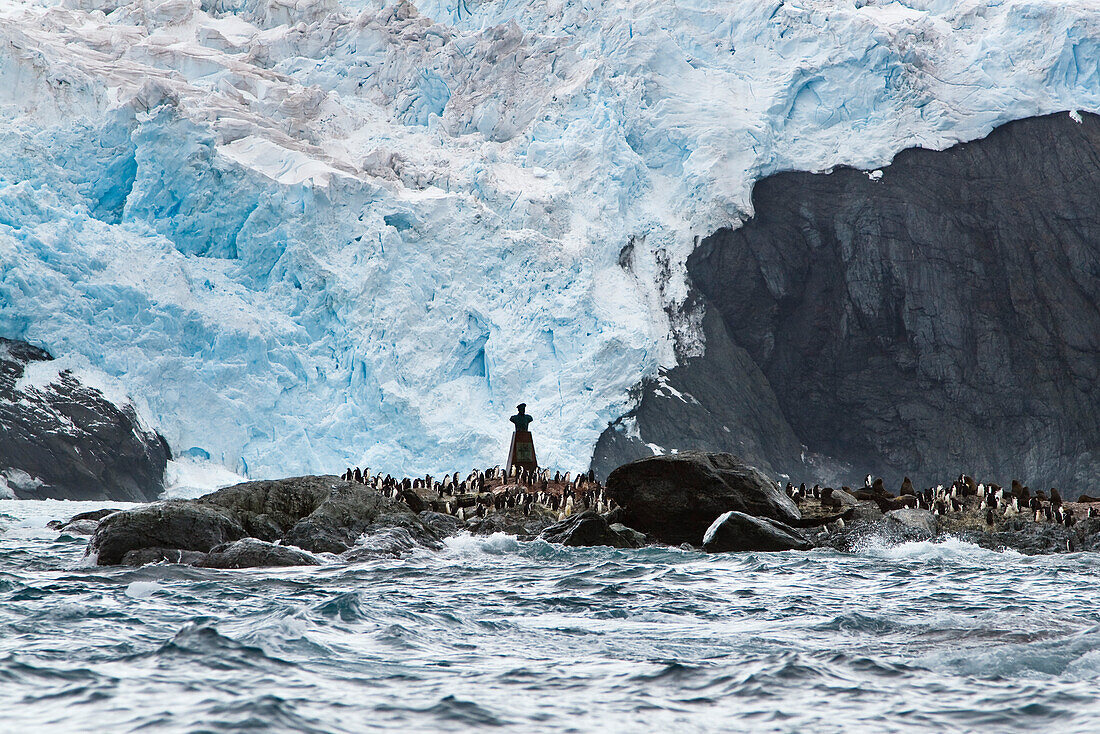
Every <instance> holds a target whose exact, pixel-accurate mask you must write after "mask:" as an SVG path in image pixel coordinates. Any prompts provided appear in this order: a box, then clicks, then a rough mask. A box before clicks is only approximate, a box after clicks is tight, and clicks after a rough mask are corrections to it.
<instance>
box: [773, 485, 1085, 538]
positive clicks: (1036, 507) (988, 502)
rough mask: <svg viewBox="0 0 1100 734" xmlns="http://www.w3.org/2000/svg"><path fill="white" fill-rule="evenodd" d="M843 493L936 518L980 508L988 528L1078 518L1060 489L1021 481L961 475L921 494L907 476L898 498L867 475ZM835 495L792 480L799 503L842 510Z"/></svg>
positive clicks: (1068, 522)
mask: <svg viewBox="0 0 1100 734" xmlns="http://www.w3.org/2000/svg"><path fill="white" fill-rule="evenodd" d="M842 489H843V490H844V491H845V492H847V493H849V494H851V495H852V496H853V497H854V498H855V499H857V500H863V501H872V502H874V503H875V504H877V505H878V507H879V509H880V510H881V511H882V512H883V513H886V512H889V511H890V510H898V509H901V508H904V507H911V508H916V509H921V510H929V511H930V512H931V513H932V514H933V515H936V516H937V517H950V516H951V515H952V514H953V513H962V512H964V511H971V510H975V509H977V510H980V511H981V512H982V514H983V515H984V517H985V524H986V525H989V526H993V525H996V524H997V523H998V521H1000V520H1003V519H1005V518H1013V517H1019V518H1021V519H1024V520H1032V521H1034V522H1047V523H1058V524H1059V525H1064V526H1065V527H1067V528H1068V527H1072V526H1073V525H1074V524H1075V523H1076V522H1077V520H1078V517H1077V515H1076V514H1075V513H1074V510H1073V508H1071V507H1069V506H1068V505H1067V504H1066V503H1065V502H1063V501H1062V496H1061V494H1060V493H1059V492H1058V490H1057V489H1056V488H1054V487H1051V489H1050V493H1049V495H1048V494H1047V493H1046V492H1043V491H1042V490H1040V491H1038V492H1036V493H1035V494H1032V493H1031V489H1030V488H1029V487H1027V486H1025V485H1023V484H1021V483H1020V482H1019V481H1018V480H1016V479H1013V480H1012V484H1011V486H1010V487H1009V488H1008V489H1005V488H1004V487H1001V486H1000V485H997V484H993V483H989V484H985V483H982V482H977V481H975V480H974V478H973V477H970V476H968V475H966V474H961V475H959V478H958V479H956V480H955V481H954V482H952V483H951V485H950V486H944V485H943V484H939V485H936V486H935V487H927V488H925V489H923V490H918V489H916V488H915V487H914V486H913V483H912V482H911V481H910V480H909V477H905V479H904V480H903V481H902V483H901V489H900V491H899V492H898V496H897V497H895V496H894V495H893V494H891V493H890V492H889V491H888V490H887V489H886V488H885V486H884V485H883V481H882V479H881V478H878V479H872V477H871V475H870V474H868V475H867V477H866V478H865V479H864V486H863V487H862V488H860V489H857V490H853V489H852V488H850V487H843V488H842ZM835 491H836V490H834V489H833V488H832V487H821V486H820V485H818V484H815V485H814V486H813V487H811V488H809V489H807V487H806V484H805V483H803V484H800V485H799V486H797V487H796V486H794V484H793V483H792V482H787V486H786V493H787V496H788V497H790V498H791V499H792V500H794V502H795V503H796V504H801V503H802V502H804V501H805V500H807V499H809V498H813V499H815V500H818V501H819V502H820V503H821V506H822V507H823V508H839V507H841V502H840V499H839V498H837V497H836V496H834V493H835ZM1077 502H1078V503H1082V504H1089V503H1096V502H1100V500H1098V499H1094V498H1092V497H1088V496H1082V497H1080V498H1079V499H1078V500H1077ZM1078 512H1080V510H1078ZM1085 516H1086V517H1097V516H1100V512H1098V511H1097V509H1096V507H1093V506H1092V504H1089V506H1088V508H1087V510H1086V511H1085ZM841 522H843V521H841ZM842 527H843V525H842Z"/></svg>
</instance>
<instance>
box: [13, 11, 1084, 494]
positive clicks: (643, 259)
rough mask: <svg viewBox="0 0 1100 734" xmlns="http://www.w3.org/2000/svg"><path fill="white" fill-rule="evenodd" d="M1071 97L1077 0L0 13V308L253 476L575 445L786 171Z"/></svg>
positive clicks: (568, 450)
mask: <svg viewBox="0 0 1100 734" xmlns="http://www.w3.org/2000/svg"><path fill="white" fill-rule="evenodd" d="M1065 109H1083V110H1093V111H1095V110H1098V109H1100V4H1098V3H1095V2H1075V3H1067V2H1054V1H1053V0H1047V1H1042V2H1040V1H1036V0H1032V1H1030V2H1024V1H1015V0H1009V1H1007V2H987V3H980V2H948V1H946V0H929V1H927V2H918V1H916V0H911V1H910V2H908V3H900V2H892V3H880V2H852V0H847V1H846V2H845V1H840V0H804V1H803V2H763V3H761V2H755V1H753V2H714V1H711V2H678V3H670V2H657V1H653V2H623V1H616V2H606V3H600V2H569V3H566V2H555V1H554V0H549V1H547V0H539V1H538V2H533V1H527V2H518V1H516V0H497V1H492V0H490V1H486V2H477V1H476V0H456V1H454V2H437V1H436V0H421V2H418V3H408V2H400V3H355V2H345V3H343V4H340V3H337V2H334V1H323V0H322V1H318V2H309V1H307V0H204V1H202V2H200V1H199V0H163V1H161V2H157V1H156V0H133V1H132V2H127V1H126V0H66V2H61V3H44V2H18V1H15V2H8V3H6V4H5V5H4V6H3V8H2V9H0V336H4V337H8V338H14V339H23V340H27V341H30V342H33V343H36V344H41V345H42V346H44V347H46V348H48V349H49V350H50V351H51V352H52V353H54V354H55V355H58V356H64V357H65V358H66V359H67V360H69V361H70V362H71V363H74V364H76V363H83V364H86V365H88V366H89V367H91V368H95V369H96V370H97V371H100V372H103V373H106V374H108V375H110V376H113V377H114V378H115V379H117V381H118V382H119V383H120V386H121V387H122V388H124V389H125V390H126V391H127V392H128V393H129V394H130V395H131V397H132V398H133V400H134V401H135V403H136V404H137V406H138V408H139V410H140V412H141V413H142V415H143V416H144V417H145V419H146V420H147V421H148V422H149V423H150V424H151V425H153V426H155V427H156V428H157V429H158V430H159V431H160V432H161V433H162V434H163V435H164V436H165V437H166V438H167V439H168V441H169V442H170V444H171V446H172V447H173V449H174V450H175V451H177V452H181V451H186V450H188V449H191V448H196V449H200V451H198V452H196V453H199V454H202V453H204V452H205V453H208V454H209V455H210V456H211V457H213V459H214V460H215V461H218V462H220V463H222V464H224V465H225V466H227V467H229V468H231V469H234V470H238V471H244V472H247V473H248V474H250V475H251V476H253V477H261V476H270V475H286V474H290V473H298V472H307V471H318V470H333V469H338V468H342V467H343V466H344V465H345V464H347V463H352V462H357V463H360V464H369V465H373V466H376V467H379V468H384V469H386V470H390V471H401V472H410V473H411V472H420V471H430V470H439V469H442V468H444V467H457V466H463V465H473V464H478V465H485V464H493V463H498V462H499V461H501V460H502V458H503V453H504V451H505V448H506V445H507V438H508V424H507V422H506V417H507V415H509V414H510V412H511V411H512V408H513V406H514V404H515V403H517V402H519V401H521V400H524V401H526V402H527V403H528V404H529V406H530V407H529V412H531V413H533V414H534V415H535V416H536V417H537V419H538V422H537V423H536V424H535V426H534V427H535V428H536V429H537V431H538V434H537V435H538V437H539V440H540V446H539V452H540V459H541V460H542V461H543V463H545V464H547V465H550V466H568V467H573V468H575V467H583V466H586V465H587V463H588V459H589V457H590V456H591V451H592V447H593V445H594V444H595V442H596V439H597V437H598V436H599V434H600V432H601V431H602V430H603V429H604V428H605V427H606V426H607V425H608V423H609V421H612V420H614V419H616V418H618V417H619V416H620V415H621V414H622V413H623V412H624V411H626V410H627V409H628V408H629V407H630V398H629V397H628V390H629V388H630V387H631V386H633V385H635V384H637V383H638V382H639V380H641V379H642V378H644V377H646V376H651V375H654V374H656V372H657V370H658V368H659V367H661V366H664V367H670V366H672V365H674V364H676V362H677V361H678V360H681V359H683V358H684V357H685V356H690V355H697V354H699V353H700V352H701V351H702V349H703V343H702V339H701V334H702V331H701V328H700V324H699V314H698V312H697V311H693V310H691V309H685V308H684V307H683V306H684V300H685V299H686V298H687V297H688V287H687V280H686V277H685V273H686V269H685V268H686V266H685V263H686V260H687V257H688V255H689V254H690V253H691V251H692V249H693V247H694V244H695V240H696V237H701V236H706V235H708V234H710V233H712V232H714V231H715V230H717V229H719V228H721V227H728V226H731V225H736V224H737V223H738V222H740V221H742V220H743V219H744V218H746V217H747V216H748V215H749V214H750V213H751V197H750V193H751V190H752V185H753V183H754V182H755V181H756V180H758V179H760V178H762V177H764V176H767V175H769V174H772V173H775V172H777V171H782V170H789V169H795V170H807V171H821V170H827V169H830V168H832V167H834V166H836V165H838V164H847V165H852V166H856V167H860V168H875V167H877V166H880V165H884V164H886V163H888V162H889V161H890V159H891V158H892V156H893V155H894V154H895V153H897V152H898V151H899V150H901V149H903V148H907V147H913V146H923V147H928V148H945V147H947V146H949V145H951V144H953V143H955V142H958V141H963V140H970V139H974V138H979V137H982V136H983V135H985V134H986V133H988V132H989V131H990V130H991V129H992V128H993V127H995V126H996V125H998V124H1000V123H1003V122H1006V121H1009V120H1012V119H1016V118H1021V117H1026V116H1030V115H1036V114H1042V113H1047V112H1053V111H1057V110H1065Z"/></svg>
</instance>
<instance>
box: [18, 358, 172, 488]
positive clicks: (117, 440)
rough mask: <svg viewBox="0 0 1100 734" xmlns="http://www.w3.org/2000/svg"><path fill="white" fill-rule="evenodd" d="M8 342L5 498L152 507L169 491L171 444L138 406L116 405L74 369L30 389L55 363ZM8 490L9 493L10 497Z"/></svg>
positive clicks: (53, 376) (58, 374)
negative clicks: (34, 376)
mask: <svg viewBox="0 0 1100 734" xmlns="http://www.w3.org/2000/svg"><path fill="white" fill-rule="evenodd" d="M52 359H53V357H51V356H50V354H49V353H48V352H46V351H44V350H42V349H38V348H37V347H34V346H31V345H30V344H27V343H26V342H20V341H12V340H9V339H0V427H2V428H3V430H0V496H3V495H4V494H6V493H7V492H10V493H11V494H12V495H14V496H15V497H17V498H19V499H44V498H53V499H71V500H116V501H127V502H146V501H149V500H152V499H155V498H156V497H157V496H158V495H159V494H160V493H161V492H162V491H163V490H164V469H165V467H166V466H167V462H168V458H169V456H170V452H169V449H168V444H167V443H166V442H165V441H164V439H163V438H162V437H161V436H160V435H159V434H157V433H156V432H154V431H149V430H146V429H145V428H144V427H142V425H141V422H140V421H139V420H138V417H137V414H136V413H135V412H134V408H133V407H132V406H130V405H128V404H127V405H122V406H119V405H116V404H115V403H113V402H111V401H110V400H109V399H108V398H107V397H106V396H105V395H104V394H103V393H102V392H100V391H99V390H97V389H95V388H92V387H89V386H87V385H85V384H83V383H81V382H80V380H78V379H77V377H76V376H75V375H74V374H72V373H71V372H69V371H66V370H62V371H60V372H59V373H57V374H56V375H51V376H50V378H51V379H49V381H48V383H47V384H39V383H37V382H34V384H27V383H26V381H25V380H23V379H22V378H24V377H25V376H26V372H27V370H28V369H33V368H34V367H37V366H39V365H40V364H41V363H45V362H48V361H50V360H52ZM5 490H7V492H6V491H5Z"/></svg>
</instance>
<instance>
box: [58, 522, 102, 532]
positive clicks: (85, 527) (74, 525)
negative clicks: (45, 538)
mask: <svg viewBox="0 0 1100 734" xmlns="http://www.w3.org/2000/svg"><path fill="white" fill-rule="evenodd" d="M98 527H99V520H73V521H72V522H68V523H65V524H64V525H62V526H61V527H60V528H58V532H62V533H68V534H69V535H91V534H93V533H94V532H95V531H96V529H97V528H98Z"/></svg>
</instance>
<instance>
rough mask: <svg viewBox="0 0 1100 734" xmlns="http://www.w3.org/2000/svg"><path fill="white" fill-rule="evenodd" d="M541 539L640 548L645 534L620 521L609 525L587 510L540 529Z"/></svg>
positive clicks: (582, 544)
mask: <svg viewBox="0 0 1100 734" xmlns="http://www.w3.org/2000/svg"><path fill="white" fill-rule="evenodd" d="M539 537H540V538H541V539H543V540H546V541H549V542H551V543H561V544H562V545H572V546H591V545H609V546H611V547H612V548H640V547H641V546H642V545H644V544H645V536H644V535H642V534H641V533H639V532H637V531H635V530H631V529H630V528H628V527H626V526H625V525H623V524H621V523H615V524H613V525H609V524H608V522H607V519H606V518H604V517H603V516H602V515H600V514H598V513H596V512H593V511H591V510H588V511H586V512H582V513H580V514H579V515H573V516H571V517H567V518H565V520H562V521H561V522H559V523H555V524H554V525H551V526H550V527H548V528H546V529H545V530H543V531H542V534H541V535H540V536H539Z"/></svg>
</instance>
